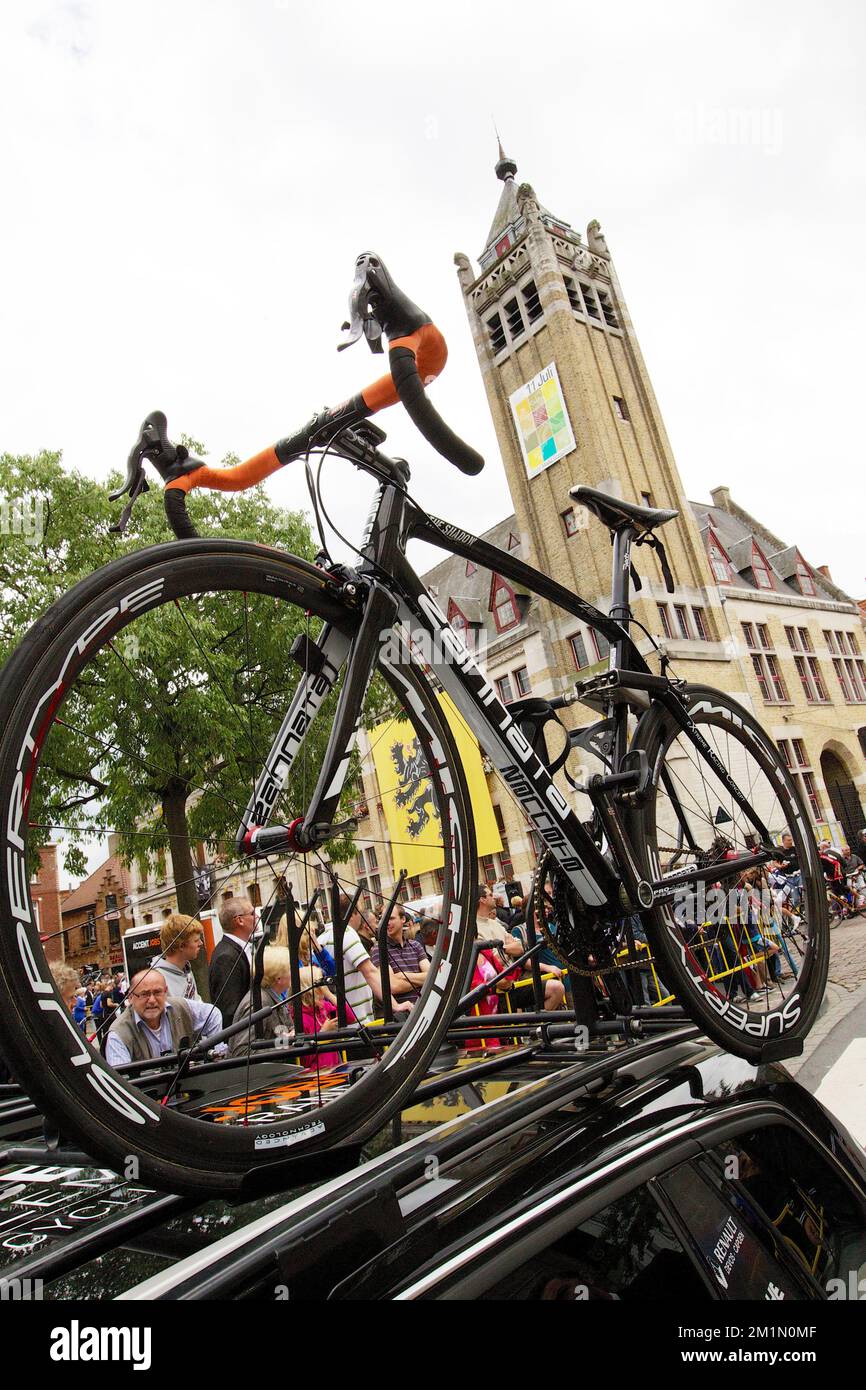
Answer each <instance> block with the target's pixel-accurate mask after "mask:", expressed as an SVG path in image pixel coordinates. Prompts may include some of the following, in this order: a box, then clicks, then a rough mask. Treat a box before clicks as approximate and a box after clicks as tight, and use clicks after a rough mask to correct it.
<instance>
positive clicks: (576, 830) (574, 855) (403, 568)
mask: <svg viewBox="0 0 866 1390" xmlns="http://www.w3.org/2000/svg"><path fill="white" fill-rule="evenodd" d="M379 457H380V458H381V455H380V456H379ZM389 462H390V461H389ZM410 539H419V540H426V541H428V542H429V543H431V544H433V545H436V546H438V547H439V548H441V549H445V550H447V551H449V552H450V553H451V554H454V555H459V556H460V557H461V558H464V559H466V560H470V561H472V562H473V563H474V564H477V565H478V566H480V567H483V568H485V569H489V570H493V571H494V572H495V573H497V574H501V575H502V576H503V577H505V578H506V579H510V580H512V581H513V582H514V583H516V584H518V585H520V586H521V587H523V588H527V589H529V590H530V591H531V592H532V593H534V594H537V595H539V596H540V597H542V598H546V599H548V600H549V601H550V602H551V603H553V604H555V605H556V606H557V607H559V608H561V609H563V610H564V611H565V612H568V613H571V614H572V615H573V616H574V617H576V618H579V619H580V620H581V621H583V622H585V623H586V624H587V625H588V626H589V627H591V628H593V629H594V630H596V631H598V632H601V633H603V635H604V636H605V637H606V638H607V639H608V641H609V643H610V647H611V662H612V664H613V665H615V666H618V667H620V668H623V669H626V670H628V671H633V672H640V673H643V674H651V673H650V670H649V667H648V666H647V664H646V662H645V660H644V658H643V657H642V656H641V655H640V653H639V652H638V650H637V648H636V646H635V644H634V642H633V641H632V639H631V636H630V634H629V632H628V630H627V629H626V628H625V627H624V626H622V625H621V624H620V623H619V622H617V621H616V619H614V618H611V617H609V616H608V615H607V614H605V613H602V612H601V610H600V609H598V608H596V607H595V606H594V605H593V604H591V603H587V602H586V601H585V600H584V599H582V598H580V597H579V596H578V595H575V594H573V593H572V592H571V591H570V590H568V589H566V588H564V587H563V585H561V584H558V583H557V582H556V580H554V579H552V578H550V576H548V575H545V574H543V573H542V572H541V571H540V570H536V569H534V568H533V567H532V566H531V565H527V564H525V563H524V562H523V561H522V560H519V559H517V558H516V557H515V556H514V555H511V554H509V553H507V552H506V551H504V550H500V549H499V547H498V546H495V545H491V544H490V543H489V542H487V541H484V540H482V539H481V538H480V537H478V536H473V535H472V534H471V533H470V532H468V531H463V530H460V529H459V528H458V527H456V526H453V525H451V524H450V523H449V522H445V521H441V520H439V519H438V518H436V517H431V516H428V515H427V514H426V513H425V512H423V511H421V510H420V508H418V507H417V506H416V504H415V503H414V502H412V501H411V500H410V499H409V498H408V497H407V496H406V492H405V489H404V487H403V486H402V480H399V481H398V480H395V481H393V482H392V481H391V480H390V479H388V480H386V481H383V482H381V484H380V486H379V488H378V490H377V493H376V496H375V499H374V502H373V505H372V507H371V510H370V514H369V516H368V519H367V525H366V528H365V532H364V538H363V542H362V546H363V548H362V551H361V555H362V563H361V564H360V565H359V568H358V574H359V577H360V578H361V580H362V581H366V583H367V584H368V585H369V589H368V593H367V599H366V603H365V605H364V609H363V611H362V612H360V613H359V614H358V615H357V622H358V627H357V630H356V632H355V635H354V636H353V638H352V640H351V646H350V648H349V651H348V656H347V661H346V673H345V677H344V684H343V688H342V691H341V696H340V700H339V703H338V711H337V717H336V718H335V720H334V724H333V727H332V729H331V735H330V738H329V742H328V748H327V750H326V753H325V757H324V760H323V764H322V767H321V770H320V775H319V779H318V784H317V787H316V790H315V792H314V794H313V797H312V800H311V802H310V805H309V806H308V807H307V808H306V814H305V817H304V830H305V832H308V831H309V830H310V829H311V828H312V827H313V826H314V825H322V824H327V823H329V821H330V819H331V818H332V816H333V814H334V810H335V808H336V806H337V804H338V801H339V797H340V793H341V790H342V784H343V779H344V776H345V771H346V768H347V765H348V758H347V753H346V749H347V745H348V741H349V739H350V738H351V733H352V730H353V729H354V727H355V724H356V722H357V719H358V717H359V715H360V711H361V706H362V704H363V699H364V695H365V692H366V689H367V685H368V683H369V679H370V676H371V674H372V671H373V668H374V666H375V663H376V660H377V656H378V655H379V651H380V644H381V642H382V641H383V640H384V638H385V637H386V636H387V635H388V634H389V633H390V632H392V631H393V630H394V624H395V621H396V622H400V621H402V622H403V623H404V624H406V625H408V626H409V627H410V629H415V631H416V632H418V631H420V632H422V633H424V634H425V635H426V636H427V637H428V638H430V639H432V643H431V649H432V650H433V651H434V652H435V653H439V652H440V651H441V653H442V659H441V660H437V659H435V657H434V660H433V661H431V662H430V666H431V668H432V670H433V672H434V674H435V676H436V678H437V680H438V681H439V683H440V684H441V686H442V688H443V689H444V690H445V692H446V693H447V694H448V695H449V696H450V697H451V699H452V700H453V702H454V704H455V705H456V707H457V709H458V711H459V712H460V714H461V716H462V718H463V719H464V720H465V722H466V724H467V726H468V728H469V729H470V730H471V732H472V734H473V735H474V736H475V738H476V739H477V740H478V742H479V744H480V745H481V747H482V748H483V749H484V750H485V752H486V753H487V754H488V755H489V756H490V757H491V759H492V760H493V762H494V763H495V765H496V766H497V768H498V770H499V772H500V774H501V776H502V777H503V780H504V781H505V782H506V784H507V785H508V786H509V788H510V790H511V792H512V794H513V795H514V796H515V798H516V799H517V800H518V801H519V802H520V803H521V804H522V805H523V807H524V810H525V812H526V814H527V816H528V818H529V820H530V822H531V823H532V825H533V826H534V828H535V830H536V831H537V833H538V834H539V836H540V837H541V838H542V839H543V840H544V841H545V843H546V844H547V845H548V846H549V848H550V850H551V851H552V853H553V855H554V857H555V859H556V860H557V862H558V863H559V865H560V867H561V868H562V870H563V872H564V873H565V874H566V876H567V877H568V878H569V879H570V880H571V882H572V883H573V884H574V887H575V888H576V890H577V892H578V893H579V894H580V897H581V898H582V900H583V901H584V902H586V903H587V904H589V905H590V906H594V907H598V908H601V907H604V906H606V905H608V904H617V905H619V904H620V901H621V899H620V889H621V881H620V879H619V877H618V876H617V874H616V872H615V870H614V869H613V868H612V867H611V865H610V863H609V862H608V860H607V859H606V858H605V857H604V855H603V854H602V853H601V851H600V850H599V849H598V847H597V845H596V843H595V841H594V840H593V839H592V837H591V836H590V834H589V833H588V831H587V830H585V829H584V827H583V825H582V824H581V822H580V821H579V820H578V818H577V816H576V814H575V813H574V811H573V810H572V809H571V807H570V806H569V805H568V803H567V802H566V800H565V798H564V797H563V796H562V793H561V792H560V791H559V788H558V787H557V786H556V785H555V783H554V781H553V778H552V777H551V775H550V773H549V772H548V770H547V768H546V766H545V765H544V763H542V762H541V760H540V759H539V758H538V757H537V755H536V754H535V752H534V751H533V750H532V748H530V746H529V744H528V743H527V742H526V740H525V738H524V737H523V735H522V734H521V732H520V730H519V728H518V727H517V725H516V723H515V721H514V719H513V718H512V716H511V715H510V714H509V712H508V709H507V708H506V706H505V705H503V704H502V702H501V701H500V700H499V698H498V696H497V694H496V692H495V690H494V689H493V687H492V686H491V684H490V682H489V681H488V680H487V678H486V676H485V675H484V673H483V672H482V671H481V670H480V668H479V667H478V666H477V664H476V662H475V659H474V657H473V656H472V653H471V652H469V651H468V649H467V648H466V647H465V646H464V644H463V642H462V641H461V639H460V638H459V637H458V635H457V633H456V632H455V631H454V629H453V628H452V627H451V625H450V623H449V622H448V621H447V618H446V617H445V615H444V614H443V613H442V612H441V610H440V609H439V607H438V605H437V604H436V603H435V602H434V600H433V598H432V596H431V595H430V594H429V593H428V592H427V590H426V588H425V587H424V585H423V583H422V582H421V580H420V578H419V577H418V575H417V574H416V573H415V571H414V569H413V568H412V566H411V565H410V564H409V561H408V560H407V558H406V544H407V542H408V540H410ZM629 545H630V536H629V535H628V534H624V535H623V536H622V537H620V538H618V539H617V545H616V549H615V555H616V556H619V558H620V560H621V561H623V563H622V564H620V566H619V568H620V569H622V570H623V573H625V572H626V571H627V569H628V553H629ZM623 582H624V581H623ZM615 597H616V596H615ZM651 698H655V699H658V700H660V702H661V703H663V704H664V705H665V707H666V708H667V709H668V710H669V712H670V713H671V714H672V716H673V717H674V719H675V720H676V722H677V723H678V724H679V725H680V727H681V728H682V730H683V732H684V733H685V735H686V736H687V737H688V738H690V739H691V741H692V742H693V743H694V744H695V746H696V747H697V749H698V751H699V752H700V753H701V754H702V756H704V757H705V758H706V759H707V761H709V762H710V764H711V766H713V769H714V771H715V772H716V774H717V776H720V778H721V780H722V781H723V783H724V784H725V785H726V787H727V789H728V791H729V792H730V793H731V795H732V796H734V797H735V798H736V800H737V802H738V804H739V805H740V807H741V808H742V809H743V811H744V812H745V813H746V814H747V816H748V817H749V819H750V820H751V822H752V824H753V825H754V827H755V829H756V831H757V832H758V834H759V835H760V837H761V839H762V840H763V841H764V842H765V843H766V842H768V840H769V836H768V834H767V832H766V829H765V827H763V825H762V824H761V823H760V821H759V820H758V819H757V818H756V816H755V812H754V810H753V809H752V807H751V806H750V805H749V803H748V801H747V800H746V799H745V798H744V797H743V795H742V792H741V791H740V789H739V788H738V787H737V786H736V784H735V783H734V782H733V780H732V779H731V777H730V776H729V775H728V774H727V771H726V769H724V767H723V766H722V767H721V768H720V767H718V766H717V765H716V764H717V763H718V759H717V758H715V756H714V755H713V751H712V749H711V748H710V747H709V745H708V744H707V742H706V740H705V739H704V738H703V736H702V735H701V734H700V732H699V730H698V729H697V728H696V727H695V726H694V724H693V722H692V720H691V719H690V718H689V715H688V711H687V709H686V708H685V706H684V705H683V703H682V701H681V700H680V699H679V697H678V696H677V694H676V692H675V690H674V689H673V687H672V686H670V685H668V686H667V687H666V688H665V689H663V690H660V691H659V692H658V693H655V692H654V693H653V695H652V697H651ZM613 713H614V719H615V722H616V725H617V738H616V745H617V750H618V756H619V757H621V756H622V753H623V752H624V749H625V738H626V720H627V707H626V706H625V705H618V706H616V707H615V709H614V712H613ZM615 770H616V769H615ZM687 881H688V877H685V878H684V879H683V883H685V882H687Z"/></svg>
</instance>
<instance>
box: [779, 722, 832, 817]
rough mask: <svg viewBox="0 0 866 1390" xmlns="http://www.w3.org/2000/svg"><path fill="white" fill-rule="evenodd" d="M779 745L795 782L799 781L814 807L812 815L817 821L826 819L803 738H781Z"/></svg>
mask: <svg viewBox="0 0 866 1390" xmlns="http://www.w3.org/2000/svg"><path fill="white" fill-rule="evenodd" d="M779 747H780V749H781V750H782V756H783V758H784V759H785V764H786V766H787V768H788V771H789V772H790V773H791V775H792V777H793V778H794V781H795V782H799V784H800V791H801V792H802V794H803V797H804V799H805V800H806V801H807V802H808V803H809V805H810V806H811V808H812V815H813V816H814V818H815V820H816V821H820V820H823V819H824V811H823V808H822V806H821V799H820V797H819V796H818V792H817V790H816V788H815V774H814V773H813V772H812V769H811V767H810V766H809V759H808V757H807V755H806V750H805V748H804V746H803V740H802V739H799V738H780V739H779Z"/></svg>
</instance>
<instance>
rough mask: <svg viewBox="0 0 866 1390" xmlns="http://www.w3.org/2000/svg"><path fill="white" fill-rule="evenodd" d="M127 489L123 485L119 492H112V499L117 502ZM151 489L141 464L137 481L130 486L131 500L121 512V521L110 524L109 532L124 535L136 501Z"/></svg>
mask: <svg viewBox="0 0 866 1390" xmlns="http://www.w3.org/2000/svg"><path fill="white" fill-rule="evenodd" d="M128 483H129V479H128V478H127V486H128ZM125 491H126V487H122V488H121V489H120V491H119V492H113V493H112V494H111V500H112V502H116V501H117V499H118V497H122V496H123V494H124V492H125ZM149 491H150V484H149V483H148V481H147V478H145V476H144V469H143V468H142V467H141V465H139V473H138V477H137V478H136V480H135V482H134V483H133V485H132V487H131V488H130V492H129V501H128V502H127V504H126V506H125V507H124V509H123V511H122V512H121V513H120V520H119V521H116V522H115V523H114V525H113V526H109V528H108V530H109V533H111V534H113V535H116V536H122V535H123V533H124V531H125V530H126V528H127V526H128V525H129V518H130V517H131V516H132V509H133V507H134V506H135V504H136V502H137V501H138V498H139V497H140V496H141V494H142V493H143V492H149Z"/></svg>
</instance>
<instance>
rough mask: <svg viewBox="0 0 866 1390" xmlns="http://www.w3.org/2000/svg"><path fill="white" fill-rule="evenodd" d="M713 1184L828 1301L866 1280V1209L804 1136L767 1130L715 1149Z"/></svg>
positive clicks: (790, 1130)
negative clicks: (839, 1284)
mask: <svg viewBox="0 0 866 1390" xmlns="http://www.w3.org/2000/svg"><path fill="white" fill-rule="evenodd" d="M710 1158H711V1161H712V1166H713V1170H714V1173H715V1177H716V1182H717V1184H718V1185H719V1187H720V1188H721V1187H723V1186H724V1187H727V1188H728V1189H729V1190H730V1191H731V1192H732V1194H733V1197H734V1201H735V1202H736V1204H737V1205H738V1207H739V1209H740V1211H741V1213H742V1215H743V1217H744V1219H745V1220H746V1221H747V1222H748V1223H749V1225H750V1226H751V1228H752V1229H753V1230H756V1231H758V1232H760V1231H762V1230H767V1229H769V1231H770V1232H771V1234H772V1237H773V1238H774V1239H776V1240H777V1241H778V1242H780V1244H781V1245H782V1246H783V1247H784V1249H785V1250H786V1251H787V1253H788V1256H789V1258H791V1259H793V1260H794V1261H796V1263H797V1265H798V1266H802V1267H804V1268H805V1269H806V1270H807V1271H808V1272H809V1274H810V1275H811V1276H812V1278H813V1279H815V1280H816V1281H817V1283H818V1284H819V1285H820V1286H821V1287H822V1288H823V1289H824V1290H825V1291H826V1292H827V1293H828V1294H830V1295H831V1296H833V1295H834V1294H835V1295H836V1296H841V1297H847V1296H848V1294H847V1293H845V1292H844V1290H843V1291H842V1293H841V1294H840V1293H839V1291H838V1289H837V1286H836V1284H834V1283H833V1282H832V1281H834V1280H835V1281H839V1280H841V1281H842V1284H843V1285H844V1287H845V1289H847V1286H848V1283H849V1282H853V1285H854V1287H855V1288H856V1287H857V1286H858V1284H859V1281H860V1279H862V1278H864V1277H866V1202H864V1201H863V1198H862V1197H861V1196H860V1194H859V1193H858V1192H857V1191H856V1189H855V1188H854V1187H853V1186H851V1185H849V1184H848V1183H847V1182H846V1181H845V1179H844V1178H843V1177H842V1176H841V1174H840V1173H839V1172H838V1171H837V1169H836V1168H835V1167H834V1166H833V1165H832V1164H831V1163H829V1162H828V1160H827V1159H826V1157H825V1156H824V1155H823V1154H822V1153H821V1151H820V1150H819V1149H818V1148H817V1147H816V1146H815V1145H814V1144H812V1143H811V1142H810V1141H809V1140H808V1139H807V1138H806V1136H805V1135H803V1134H802V1133H801V1132H800V1131H799V1130H796V1129H793V1128H791V1127H790V1126H788V1125H768V1126H767V1127H766V1128H762V1129H757V1130H755V1131H753V1132H752V1133H749V1134H746V1135H737V1136H736V1139H734V1140H729V1141H727V1142H725V1143H723V1144H719V1145H717V1147H716V1148H715V1149H714V1150H713V1151H712V1153H711V1155H710ZM855 1296H856V1295H855Z"/></svg>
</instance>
